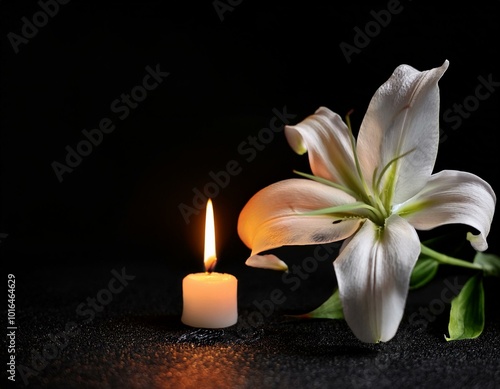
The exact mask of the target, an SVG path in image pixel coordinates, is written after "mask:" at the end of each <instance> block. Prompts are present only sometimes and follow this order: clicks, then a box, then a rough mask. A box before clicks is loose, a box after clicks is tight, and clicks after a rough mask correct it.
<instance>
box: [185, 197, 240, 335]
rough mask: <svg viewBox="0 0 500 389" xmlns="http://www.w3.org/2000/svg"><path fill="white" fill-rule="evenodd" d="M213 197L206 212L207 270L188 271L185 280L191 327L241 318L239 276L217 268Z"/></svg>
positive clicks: (221, 324)
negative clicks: (199, 271)
mask: <svg viewBox="0 0 500 389" xmlns="http://www.w3.org/2000/svg"><path fill="white" fill-rule="evenodd" d="M214 224H215V223H214V211H213V206H212V200H211V199H208V202H207V209H206V216H205V254H204V256H205V260H204V262H205V272H204V273H194V274H188V275H187V276H186V277H184V279H183V280H182V301H183V308H182V317H181V321H182V322H183V323H184V324H186V325H189V326H191V327H198V328H224V327H229V326H231V325H233V324H236V322H237V321H238V303H237V286H238V281H237V279H236V277H234V276H233V275H231V274H227V273H216V272H213V270H214V267H215V264H216V263H217V256H216V250H215V225H214Z"/></svg>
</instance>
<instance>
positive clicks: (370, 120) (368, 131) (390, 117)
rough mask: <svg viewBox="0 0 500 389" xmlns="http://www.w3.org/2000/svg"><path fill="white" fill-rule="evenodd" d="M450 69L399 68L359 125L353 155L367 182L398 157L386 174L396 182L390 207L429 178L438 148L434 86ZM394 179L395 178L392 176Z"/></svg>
mask: <svg viewBox="0 0 500 389" xmlns="http://www.w3.org/2000/svg"><path fill="white" fill-rule="evenodd" d="M447 68H448V61H445V62H444V63H443V65H441V66H440V67H438V68H434V69H431V70H427V71H422V72H421V71H418V70H416V69H414V68H413V67H411V66H408V65H401V66H398V67H397V68H396V69H395V70H394V72H393V74H392V75H391V77H390V78H389V79H388V80H387V81H386V82H385V83H384V84H383V85H382V86H381V87H380V88H379V89H378V90H377V91H376V92H375V94H374V95H373V97H372V99H371V101H370V104H369V106H368V109H367V111H366V114H365V117H364V118H363V121H362V123H361V127H360V131H359V135H358V143H357V152H358V157H359V161H360V165H361V170H362V171H363V175H364V177H365V179H366V180H367V182H368V183H371V180H372V177H373V172H374V170H375V169H377V174H380V172H381V171H382V170H383V169H384V167H385V166H386V165H387V164H388V163H389V162H390V161H391V160H393V159H394V158H397V157H401V156H402V155H403V154H406V153H408V154H406V155H405V156H404V157H402V158H400V159H398V160H397V161H396V162H395V163H394V165H393V166H392V168H394V169H397V170H395V171H393V174H392V178H390V175H391V174H390V173H389V172H388V174H386V175H385V176H384V179H383V180H382V185H384V184H385V182H387V180H388V179H392V180H394V179H396V180H395V181H394V184H395V189H394V197H393V203H401V202H403V201H405V200H407V199H409V198H410V197H411V196H413V195H415V194H416V193H417V192H418V191H419V190H420V189H422V187H423V186H424V185H425V183H426V182H427V180H428V179H429V177H430V175H431V173H432V170H433V168H434V164H435V161H436V156H437V151H438V144H439V88H438V86H437V83H438V81H439V79H440V78H441V76H442V75H443V74H444V72H445V71H446V69H447ZM395 177H397V178H395Z"/></svg>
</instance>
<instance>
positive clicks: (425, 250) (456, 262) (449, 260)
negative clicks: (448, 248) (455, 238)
mask: <svg viewBox="0 0 500 389" xmlns="http://www.w3.org/2000/svg"><path fill="white" fill-rule="evenodd" d="M420 247H421V254H425V255H428V256H429V257H431V258H433V259H435V260H436V261H438V262H439V263H440V264H443V265H453V266H460V267H465V268H468V269H476V270H483V267H482V266H480V265H478V264H475V263H471V262H467V261H464V260H462V259H458V258H453V257H449V256H448V255H445V254H441V253H439V252H437V251H434V250H432V249H431V248H429V247H427V246H424V245H423V244H420Z"/></svg>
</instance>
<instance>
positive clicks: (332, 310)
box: [291, 289, 344, 319]
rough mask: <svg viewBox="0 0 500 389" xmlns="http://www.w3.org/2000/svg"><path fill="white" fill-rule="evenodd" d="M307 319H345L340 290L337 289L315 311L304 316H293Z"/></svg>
mask: <svg viewBox="0 0 500 389" xmlns="http://www.w3.org/2000/svg"><path fill="white" fill-rule="evenodd" d="M291 316H294V317H299V318H306V319H343V318H344V312H343V310H342V303H341V302H340V296H339V290H338V289H337V290H336V291H335V292H334V293H333V294H332V295H331V296H330V297H329V298H328V300H326V301H325V302H324V303H323V304H321V305H320V306H319V307H318V308H316V309H315V310H313V311H311V312H309V313H305V314H303V315H291Z"/></svg>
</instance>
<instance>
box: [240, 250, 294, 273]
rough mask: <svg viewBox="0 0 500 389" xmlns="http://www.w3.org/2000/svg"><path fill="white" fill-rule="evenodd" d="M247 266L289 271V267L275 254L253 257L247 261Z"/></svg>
mask: <svg viewBox="0 0 500 389" xmlns="http://www.w3.org/2000/svg"><path fill="white" fill-rule="evenodd" d="M245 265H247V266H250V267H258V268H261V269H270V270H281V271H288V265H287V264H286V263H285V262H283V261H282V260H281V259H279V258H278V257H277V256H276V255H274V254H265V255H258V254H256V255H252V256H251V257H250V258H248V259H247V260H246V262H245Z"/></svg>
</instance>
